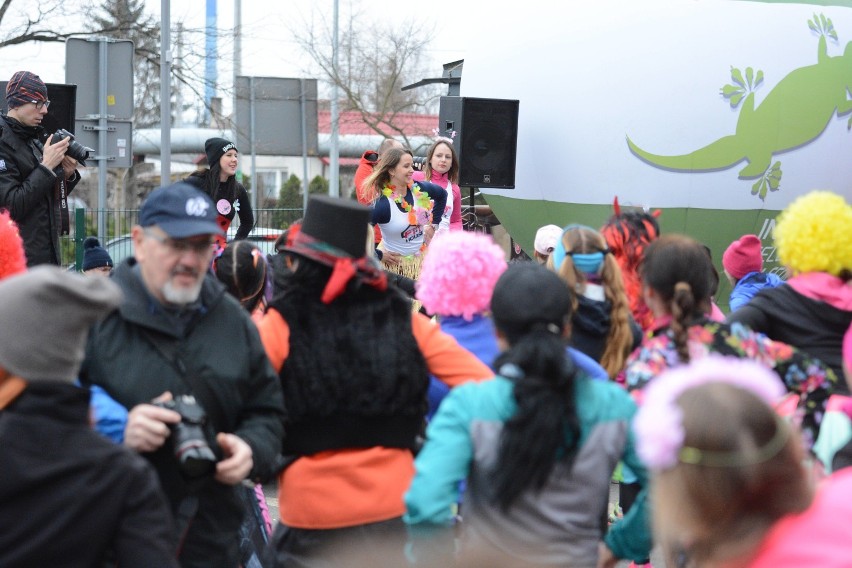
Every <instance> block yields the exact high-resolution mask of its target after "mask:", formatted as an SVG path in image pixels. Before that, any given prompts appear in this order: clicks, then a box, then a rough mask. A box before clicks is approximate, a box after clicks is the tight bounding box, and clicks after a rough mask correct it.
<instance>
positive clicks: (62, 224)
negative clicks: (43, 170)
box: [53, 170, 71, 235]
mask: <svg viewBox="0 0 852 568" xmlns="http://www.w3.org/2000/svg"><path fill="white" fill-rule="evenodd" d="M60 171H61V170H60ZM53 191H54V197H55V199H56V201H57V203H58V204H59V234H60V235H67V234H68V233H69V232H70V231H71V227H70V220H69V218H68V182H67V181H66V180H65V172H64V171H62V173H61V174H58V175H57V176H56V185H55V186H54V190H53Z"/></svg>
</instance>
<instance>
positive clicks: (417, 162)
mask: <svg viewBox="0 0 852 568" xmlns="http://www.w3.org/2000/svg"><path fill="white" fill-rule="evenodd" d="M425 164H426V156H414V160H412V165H413V166H414V169H415V170H417V171H418V172H420V171H423V166H424V165H425Z"/></svg>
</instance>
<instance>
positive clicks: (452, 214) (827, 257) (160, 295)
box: [0, 72, 852, 568]
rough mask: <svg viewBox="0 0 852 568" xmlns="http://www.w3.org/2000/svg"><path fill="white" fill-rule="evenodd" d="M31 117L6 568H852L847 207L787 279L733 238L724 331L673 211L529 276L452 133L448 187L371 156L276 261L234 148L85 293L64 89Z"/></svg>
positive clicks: (8, 132)
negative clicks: (493, 231) (485, 223)
mask: <svg viewBox="0 0 852 568" xmlns="http://www.w3.org/2000/svg"><path fill="white" fill-rule="evenodd" d="M6 100H7V104H8V106H9V108H10V111H9V114H8V115H6V116H3V117H2V121H3V122H2V135H0V163H3V164H4V166H3V168H4V169H2V170H0V209H2V211H0V297H3V299H4V300H3V302H0V464H2V465H1V466H0V566H3V567H13V568H14V567H30V566H71V567H81V568H83V567H102V566H121V567H125V566H129V567H140V568H142V567H151V566H165V567H169V566H181V567H184V568H195V567H198V568H201V567H205V568H208V567H214V568H216V567H223V568H236V567H238V566H240V567H246V568H247V567H249V566H262V567H266V568H270V567H283V568H289V567H317V568H331V567H336V566H341V567H342V566H347V567H348V566H400V567H401V566H408V565H414V566H435V567H437V566H452V565H456V566H489V567H490V566H506V567H509V566H512V567H515V566H570V567H580V568H586V567H588V568H593V567H594V568H602V567H603V568H607V567H613V566H615V565H616V563H617V562H619V561H620V560H624V561H626V562H629V563H630V565H631V566H632V567H637V566H649V565H650V564H651V558H652V557H653V558H654V562H655V565H657V566H658V568H660V566H659V565H658V564H659V562H660V560H658V559H659V558H662V562H663V563H664V564H665V565H666V566H671V567H693V566H695V567H697V566H719V567H721V566H724V567H746V566H754V567H764V566H766V567H768V566H772V567H785V566H790V567H793V566H796V567H801V566H825V567H833V566H837V567H841V566H849V565H850V564H849V558H850V557H852V545H850V544H848V543H849V539H848V538H846V537H847V536H848V535H849V534H850V530H852V505H851V504H850V502H849V499H848V495H849V492H850V491H852V470H850V469H848V466H849V465H850V463H852V426H850V424H852V419H851V418H852V399H850V397H849V385H850V383H852V246H850V244H849V243H852V204H850V203H849V202H848V201H847V200H846V199H844V198H843V197H842V196H840V195H837V194H834V193H831V192H828V191H813V192H810V193H808V194H805V195H803V196H801V197H799V198H797V199H795V200H794V201H793V202H792V203H790V205H789V206H788V207H787V208H785V210H784V211H783V212H782V213H781V214H780V215H779V217H778V220H777V226H776V230H775V236H774V238H775V245H776V246H777V251H778V255H779V258H780V261H781V262H782V264H783V266H784V267H785V268H786V269H787V274H786V278H785V279H781V278H778V277H777V275H775V274H766V273H764V271H763V268H764V267H763V254H762V250H761V242H760V239H759V238H758V237H757V236H756V235H743V236H742V237H740V238H738V239H737V240H735V241H734V242H732V243H731V245H730V247H728V249H727V250H726V251H725V253H724V255H723V257H722V266H723V271H724V275H725V277H726V278H728V279H729V281H730V282H731V284H732V286H733V291H732V293H731V302H730V306H731V311H730V313H728V314H724V313H723V312H722V311H721V310H720V309H719V307H718V306H717V305H716V301H715V300H716V298H715V296H716V294H717V292H718V288H719V283H720V276H719V272H717V270H716V268H715V267H714V265H713V262H712V259H711V257H710V254H709V249H707V247H706V246H704V245H703V244H702V243H701V242H698V241H696V240H695V239H693V238H691V237H689V236H687V235H683V234H675V233H666V232H664V231H663V230H662V228H661V224H660V219H661V216H660V212H659V211H654V212H649V211H642V210H632V209H626V208H625V209H622V208H621V207H620V206H619V205H618V203H617V201H616V202H615V207H614V211H613V214H612V216H611V217H610V218H608V219H602V220H601V223H600V226H599V227H598V228H595V227H591V226H587V225H581V224H577V223H574V222H572V220H571V219H564V220H559V224H552V225H547V226H544V227H542V228H541V230H539V231H538V232H537V234H536V238H535V244H534V248H535V253H534V258H533V259H532V260H531V261H518V262H511V263H509V262H507V260H506V258H505V256H504V254H503V252H502V249H500V247H498V246H497V245H495V244H494V242H493V241H492V240H491V238H490V236H488V235H485V234H477V233H471V232H466V231H462V230H461V225H460V212H461V201H460V194H459V188H458V183H457V181H458V168H459V164H458V157H457V154H456V151H455V149H454V147H453V141H452V139H447V138H438V139H436V140H435V142H434V144H433V145H432V146H431V147H430V149H429V151H428V153H427V157H426V163H425V167H424V169H423V171H422V172H415V171H414V167H413V164H414V157H413V154H412V153H411V151H410V150H408V149H406V148H404V147H402V145H401V144H400V143H399V142H397V141H395V140H388V141H386V143H383V144H382V146H381V147H379V149H378V150H377V151H368V152H365V153H364V155H363V157H362V159H361V167H360V168H359V174H358V176H357V177H356V187H355V188H354V189H355V191H354V194H355V197H356V198H357V199H352V200H350V199H340V198H332V197H327V196H312V197H311V199H310V200H309V202H308V207H307V209H306V211H305V216H304V219H302V220H300V221H299V222H297V223H295V224H294V225H292V226H290V227H288V228H287V231H286V233H285V234H284V235H282V237H281V239H280V242H278V243H276V253H275V254H273V255H269V256H266V255H264V254H263V253H262V252H261V251H260V250H259V249H258V248H257V247H255V246H254V245H253V244H252V243H250V242H248V241H246V240H244V237H246V236H247V235H248V232H249V231H250V230H251V228H252V226H253V223H254V218H253V214H252V211H251V208H250V206H249V205H248V200H247V199H246V190H245V188H244V187H243V186H242V185H240V184H239V183H237V182H236V179H235V172H236V169H237V161H238V152H237V149H236V147H235V145H234V144H233V143H232V142H230V141H228V140H225V139H221V138H212V139H210V140H208V141H207V143H206V145H205V154H206V157H207V161H208V166H209V168H208V169H205V170H202V171H199V172H198V173H197V174H194V175H192V176H190V177H189V178H188V179H187V180H184V181H182V182H178V183H174V184H171V185H167V186H165V187H161V188H159V189H156V190H154V191H153V192H151V193H150V194H149V195H148V196H147V197H146V199H145V200H144V202H143V204H142V207H141V210H140V213H139V220H138V223H137V224H136V225H135V226H133V228H132V230H131V236H132V241H133V247H134V252H133V255H132V256H131V257H129V258H127V259H125V260H124V261H122V262H120V263H118V264H117V265H115V266H114V265H113V261H112V259H111V258H110V256H109V254H108V253H107V251H106V250H104V248H103V247H101V246H100V243H99V242H98V240H97V239H96V238H90V239H88V240H87V241H86V243H85V245H84V248H85V250H84V260H83V272H84V274H82V275H81V274H74V273H71V272H67V271H63V270H61V269H60V268H59V267H57V266H51V265H55V264H58V253H57V250H58V249H57V247H56V238H57V237H58V234H59V232H60V231H61V228H60V227H61V212H59V208H58V207H55V205H56V203H57V200H59V199H61V196H62V195H65V194H66V193H63V192H67V191H70V189H72V188H73V185H74V184H75V183H76V181H77V180H78V179H79V173H78V172H77V171H76V168H77V164H76V163H74V161H73V160H71V159H70V158H67V157H65V156H64V150H65V147H64V146H62V144H63V143H62V142H57V143H56V144H51V143H50V142H47V143H45V144H42V143H41V142H40V141H39V134H40V132H39V128H40V127H39V124H40V119H41V117H43V115H44V113H45V110H46V108H47V106H48V104H49V100H48V99H47V90H46V87H45V86H44V83H42V82H41V80H40V79H39V78H38V77H37V76H35V75H34V74H32V73H29V72H20V73H16V74H15V76H14V77H13V79H12V81H10V82H9V85H8V86H7V90H6ZM33 160H35V161H33ZM54 216H55V217H56V218H54ZM237 216H239V219H240V227H239V229H238V231H237V232H236V235H235V238H233V239H232V240H231V241H230V242H228V229H229V227H230V224H231V222H232V220H233V219H234V218H235V217H237ZM92 276H95V277H92ZM46 338H47V339H48V340H47V341H45V339H46ZM844 377H845V381H844ZM613 483H618V484H619V492H618V494H619V498H618V500H619V503H618V507H617V510H616V511H612V510H611V508H610V494H611V487H612V484H613ZM264 484H267V485H269V484H272V485H275V486H277V501H278V510H279V513H280V518H279V519H278V521H277V523H275V525H274V526H273V523H272V521H271V518H270V515H269V512H268V510H267V509H266V501H265V497H264V493H263V490H262V486H263V485H264Z"/></svg>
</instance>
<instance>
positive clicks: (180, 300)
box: [163, 278, 204, 306]
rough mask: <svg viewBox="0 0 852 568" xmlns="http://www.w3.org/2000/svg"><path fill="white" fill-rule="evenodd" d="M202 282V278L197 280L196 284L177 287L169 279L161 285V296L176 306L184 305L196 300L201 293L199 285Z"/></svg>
mask: <svg viewBox="0 0 852 568" xmlns="http://www.w3.org/2000/svg"><path fill="white" fill-rule="evenodd" d="M203 284H204V279H203V278H202V279H201V280H199V281H198V283H197V284H195V285H194V286H191V287H189V288H177V287H175V286H173V285H172V282H171V280H169V281H168V282H166V284H165V285H164V286H163V298H165V299H166V301H167V302H168V303H170V304H174V305H177V306H185V305H187V304H191V303H193V302H195V301H196V300H198V296H199V295H200V294H201V286H202V285H203Z"/></svg>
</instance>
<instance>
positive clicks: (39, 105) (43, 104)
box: [30, 100, 50, 110]
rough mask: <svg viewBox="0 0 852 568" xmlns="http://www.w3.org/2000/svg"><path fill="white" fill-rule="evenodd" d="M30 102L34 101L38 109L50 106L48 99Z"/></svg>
mask: <svg viewBox="0 0 852 568" xmlns="http://www.w3.org/2000/svg"><path fill="white" fill-rule="evenodd" d="M30 102H31V103H33V104H34V105H35V106H36V108H37V109H38V110H41V109H42V108H50V101H47V100H45V101H30Z"/></svg>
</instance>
